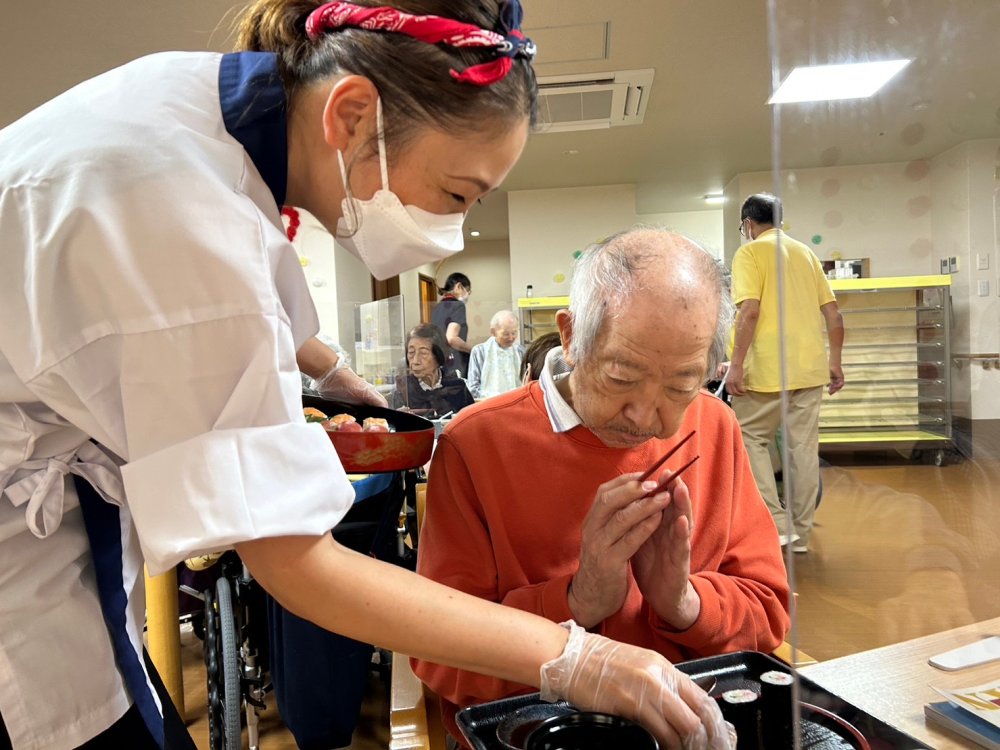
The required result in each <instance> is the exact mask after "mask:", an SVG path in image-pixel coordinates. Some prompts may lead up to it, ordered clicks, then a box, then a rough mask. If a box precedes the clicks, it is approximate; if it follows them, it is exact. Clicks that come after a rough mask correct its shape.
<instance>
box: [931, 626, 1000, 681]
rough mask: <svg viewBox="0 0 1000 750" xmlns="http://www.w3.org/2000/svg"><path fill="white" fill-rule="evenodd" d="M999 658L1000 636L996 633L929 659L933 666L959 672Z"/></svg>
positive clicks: (946, 670)
mask: <svg viewBox="0 0 1000 750" xmlns="http://www.w3.org/2000/svg"><path fill="white" fill-rule="evenodd" d="M997 660H1000V636H997V635H994V636H991V637H989V638H984V639H983V640H981V641H976V642H975V643H970V644H969V645H968V646H962V647H961V648H956V649H952V650H951V651H945V652H944V653H943V654H938V655H937V656H932V657H931V658H930V659H929V660H928V661H929V663H930V665H931V666H932V667H936V668H937V669H941V670H944V671H945V672H957V671H958V670H960V669H968V668H969V667H978V666H979V665H981V664H989V663H990V662H991V661H997Z"/></svg>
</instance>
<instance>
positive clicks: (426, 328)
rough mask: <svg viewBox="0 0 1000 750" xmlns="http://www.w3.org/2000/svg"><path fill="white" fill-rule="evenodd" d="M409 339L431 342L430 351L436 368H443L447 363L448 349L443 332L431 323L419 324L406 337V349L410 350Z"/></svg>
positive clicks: (407, 360)
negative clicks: (435, 361)
mask: <svg viewBox="0 0 1000 750" xmlns="http://www.w3.org/2000/svg"><path fill="white" fill-rule="evenodd" d="M410 339H426V340H428V341H430V342H431V351H432V352H433V354H434V359H436V360H437V363H438V367H445V365H446V364H447V362H448V356H447V354H445V352H447V351H448V350H449V349H448V339H447V338H446V337H445V335H444V331H442V330H441V327H440V326H436V325H434V324H433V323H421V324H420V325H418V326H417V327H416V328H414V329H413V330H412V331H410V334H409V335H408V336H407V337H406V348H407V349H409V348H410ZM406 362H407V364H409V362H410V360H409V356H407V359H406ZM445 369H447V368H446V367H445Z"/></svg>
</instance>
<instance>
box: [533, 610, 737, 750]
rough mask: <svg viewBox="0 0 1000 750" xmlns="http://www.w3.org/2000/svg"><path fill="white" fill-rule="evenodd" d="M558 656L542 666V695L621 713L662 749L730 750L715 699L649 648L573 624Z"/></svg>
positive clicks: (595, 709) (588, 708) (583, 706)
mask: <svg viewBox="0 0 1000 750" xmlns="http://www.w3.org/2000/svg"><path fill="white" fill-rule="evenodd" d="M563 627H565V628H568V629H569V630H570V636H569V641H568V642H567V644H566V649H565V651H563V654H562V656H560V657H559V658H558V659H554V660H553V661H550V662H548V663H546V664H543V665H542V670H541V685H542V699H543V700H547V701H557V700H568V701H569V702H570V703H572V704H573V705H575V706H577V707H578V708H580V709H584V710H588V711H600V712H603V713H609V714H615V715H618V716H624V717H625V718H627V719H632V720H633V721H637V722H639V723H640V724H642V725H643V726H644V727H646V729H648V730H649V731H650V732H652V733H653V736H654V737H656V739H657V741H658V742H659V743H660V747H662V748H678V749H680V750H708V749H709V748H711V750H731V747H732V746H731V744H730V735H729V730H728V728H727V727H726V724H725V722H724V721H723V719H722V713H721V712H720V711H719V707H718V705H717V704H716V702H715V701H714V700H713V699H711V698H709V697H708V695H707V694H706V693H705V691H703V690H702V689H701V688H699V687H698V686H697V685H695V684H694V683H693V682H691V680H690V679H689V678H688V676H687V675H685V674H683V673H681V672H678V671H677V670H676V669H675V668H674V666H673V665H672V664H671V663H670V662H668V661H667V660H666V659H664V658H663V657H662V656H660V655H659V654H657V653H655V652H653V651H647V650H645V649H641V648H638V647H636V646H629V645H627V644H624V643H619V642H617V641H612V640H610V639H608V638H605V637H603V636H600V635H595V634H593V633H588V632H587V631H585V630H584V629H583V628H581V627H580V626H579V625H577V624H576V623H575V622H568V623H563Z"/></svg>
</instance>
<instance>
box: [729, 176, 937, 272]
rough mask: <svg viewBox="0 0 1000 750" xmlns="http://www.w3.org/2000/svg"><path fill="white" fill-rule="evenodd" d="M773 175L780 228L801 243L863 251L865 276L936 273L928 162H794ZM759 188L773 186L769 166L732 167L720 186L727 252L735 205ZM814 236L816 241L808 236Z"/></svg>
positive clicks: (733, 244) (859, 254)
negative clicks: (805, 165)
mask: <svg viewBox="0 0 1000 750" xmlns="http://www.w3.org/2000/svg"><path fill="white" fill-rule="evenodd" d="M781 177H782V186H781V198H782V202H783V203H784V207H785V221H786V222H787V224H788V234H789V235H791V236H792V237H794V238H795V239H797V240H800V241H801V242H805V243H806V244H807V245H809V246H810V247H811V248H812V249H813V252H815V253H816V255H817V256H818V257H819V258H820V259H821V260H829V259H831V257H832V254H833V253H834V252H839V253H840V254H841V256H842V257H843V258H844V259H848V258H870V259H871V272H872V276H912V275H914V274H927V273H937V271H938V268H937V259H936V256H934V255H933V252H932V251H933V243H932V242H931V218H930V213H931V207H932V205H933V202H932V201H931V195H930V193H931V180H930V165H929V163H927V162H909V163H896V164H870V165H864V166H848V167H821V168H818V169H799V170H794V171H792V170H789V171H785V172H782V173H781ZM734 183H735V184H734ZM762 191H766V192H774V182H773V180H772V177H771V173H770V172H749V173H746V174H741V175H738V176H737V178H736V179H735V180H734V181H733V182H730V183H729V185H728V186H727V187H726V193H727V197H729V198H730V202H729V203H728V204H727V206H726V209H725V210H724V213H726V214H727V215H728V221H726V222H725V226H724V231H725V234H726V239H725V246H726V252H727V257H728V258H729V259H731V258H732V253H735V250H736V248H737V247H739V244H740V240H739V208H740V205H741V204H742V202H743V200H744V199H745V198H746V197H747V196H748V195H751V194H752V193H758V192H762ZM733 198H735V202H734V201H733V200H732V199H733ZM733 217H735V221H734V220H733ZM817 236H818V237H819V238H821V239H820V241H819V242H813V238H814V237H817Z"/></svg>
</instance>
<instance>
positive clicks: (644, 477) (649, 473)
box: [638, 430, 695, 484]
mask: <svg viewBox="0 0 1000 750" xmlns="http://www.w3.org/2000/svg"><path fill="white" fill-rule="evenodd" d="M694 433H695V431H694V430H691V432H690V433H689V434H688V436H687V437H686V438H684V439H683V440H681V441H680V442H679V443H678V444H677V445H675V446H674V447H673V448H671V449H670V450H668V451H667V454H666V455H665V456H664V457H663V458H661V459H660V460H659V461H657V462H656V463H655V464H653V465H652V466H650V467H649V468H648V469H647V470H646V473H645V474H643V475H642V476H641V477H639V480H638V481H639V483H640V484H642V483H643V482H645V481H646V480H647V479H649V478H650V477H651V476H653V472H655V471H656V470H657V469H659V468H660V467H661V466H663V464H665V463H666V462H667V459H668V458H670V457H671V456H672V455H674V454H675V453H676V452H677V451H678V450H680V447H681V446H682V445H684V443H686V442H687V441H688V440H690V439H691V438H693V437H694Z"/></svg>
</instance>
